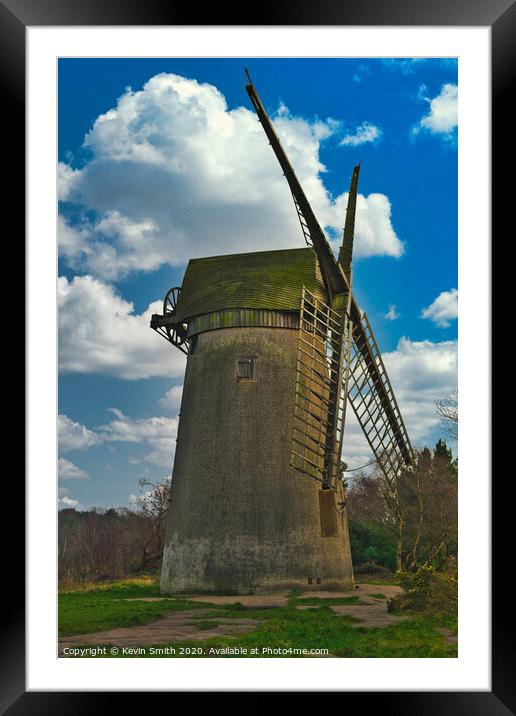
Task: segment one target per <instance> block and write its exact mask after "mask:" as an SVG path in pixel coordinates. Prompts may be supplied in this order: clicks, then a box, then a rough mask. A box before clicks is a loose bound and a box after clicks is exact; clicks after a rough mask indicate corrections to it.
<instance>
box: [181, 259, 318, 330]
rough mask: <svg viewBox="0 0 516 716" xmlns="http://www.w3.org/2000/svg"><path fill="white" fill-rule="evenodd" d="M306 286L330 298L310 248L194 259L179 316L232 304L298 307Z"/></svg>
mask: <svg viewBox="0 0 516 716" xmlns="http://www.w3.org/2000/svg"><path fill="white" fill-rule="evenodd" d="M303 286H305V287H306V288H307V289H308V290H309V291H311V292H312V293H314V294H315V295H317V296H319V297H320V298H321V300H325V290H324V283H323V279H322V275H321V271H320V268H319V263H318V261H317V258H316V256H315V254H314V253H313V251H312V250H311V249H310V248H303V249H282V250H279V251H256V252H252V253H246V254H228V255H225V256H208V257H205V258H199V259H191V260H190V261H189V262H188V266H187V268H186V272H185V275H184V278H183V285H182V288H181V293H180V295H179V300H178V304H177V314H176V315H177V320H178V321H184V322H188V321H189V320H190V319H192V318H194V317H195V316H199V315H202V314H206V313H212V312H215V311H223V310H227V309H232V308H256V309H261V310H271V311H299V309H300V307H301V293H302V289H303Z"/></svg>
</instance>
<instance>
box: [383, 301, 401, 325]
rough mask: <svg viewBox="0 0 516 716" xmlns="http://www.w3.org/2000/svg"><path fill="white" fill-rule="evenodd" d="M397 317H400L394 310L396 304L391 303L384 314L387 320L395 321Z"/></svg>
mask: <svg viewBox="0 0 516 716" xmlns="http://www.w3.org/2000/svg"><path fill="white" fill-rule="evenodd" d="M399 317H400V314H399V313H398V311H397V310H396V306H395V305H394V303H391V305H390V306H389V310H388V311H387V313H386V314H385V318H386V319H387V320H388V321H397V320H398V318H399Z"/></svg>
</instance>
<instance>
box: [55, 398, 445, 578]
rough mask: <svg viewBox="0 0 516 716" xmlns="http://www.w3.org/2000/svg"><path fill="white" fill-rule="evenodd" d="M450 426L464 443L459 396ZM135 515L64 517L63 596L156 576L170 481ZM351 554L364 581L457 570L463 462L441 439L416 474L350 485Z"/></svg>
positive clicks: (152, 491) (154, 489)
mask: <svg viewBox="0 0 516 716" xmlns="http://www.w3.org/2000/svg"><path fill="white" fill-rule="evenodd" d="M436 410H437V412H438V414H439V415H440V416H441V418H442V420H443V427H444V429H445V432H446V434H447V435H449V436H450V437H451V438H452V439H455V438H456V436H457V425H458V412H457V400H456V394H452V395H451V396H449V397H448V398H446V399H445V400H443V401H438V402H437V403H436ZM139 485H140V492H141V494H140V497H138V498H137V500H136V504H135V505H134V507H133V508H132V509H129V508H119V509H114V508H112V509H101V508H93V509H91V510H88V511H78V510H75V509H63V510H60V512H59V532H58V566H59V585H60V588H61V589H69V588H72V587H73V586H74V585H76V584H80V583H84V582H90V581H91V582H95V581H100V580H107V579H115V578H120V577H128V576H132V575H138V574H143V573H156V572H157V571H159V569H160V566H161V559H162V555H163V543H164V538H165V528H166V518H167V512H168V505H169V500H170V478H168V479H166V480H163V481H162V482H158V483H153V482H149V481H146V480H140V481H139ZM345 487H346V503H347V514H348V523H349V532H350V540H351V552H352V556H353V563H354V567H355V570H356V572H357V574H359V573H360V572H367V571H375V570H378V569H379V568H383V569H388V570H390V571H392V572H399V573H403V574H408V573H416V572H417V571H418V570H420V569H421V568H434V569H436V570H438V571H445V570H450V569H452V570H453V569H456V559H457V507H458V504H457V497H458V463H457V459H456V458H454V457H453V454H452V451H451V449H450V448H449V447H448V445H447V444H446V442H445V441H444V440H442V439H440V440H438V442H437V443H436V445H435V446H434V448H433V449H429V448H427V447H424V448H422V449H420V450H416V451H415V455H414V463H413V465H412V466H411V468H410V469H409V470H405V471H403V472H401V473H400V474H399V475H398V476H396V477H386V476H385V475H384V474H383V473H382V471H381V470H380V469H378V468H376V469H373V470H372V471H371V472H369V473H366V472H365V471H359V472H358V473H357V475H356V476H354V477H353V478H351V479H347V480H346V481H345Z"/></svg>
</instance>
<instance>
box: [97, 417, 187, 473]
mask: <svg viewBox="0 0 516 716" xmlns="http://www.w3.org/2000/svg"><path fill="white" fill-rule="evenodd" d="M110 412H111V413H112V414H113V415H114V418H113V420H111V421H110V422H109V423H107V424H105V425H102V426H101V427H100V428H99V433H100V435H101V437H102V439H103V440H104V441H106V442H126V443H145V444H147V445H149V446H150V448H151V452H150V453H148V454H147V455H146V457H145V460H147V461H148V462H151V463H153V464H155V465H160V466H164V467H170V465H171V464H172V458H173V455H174V449H175V438H176V436H177V425H178V418H165V417H151V418H138V419H134V418H131V417H129V416H127V415H124V414H123V413H122V411H121V410H118V409H117V408H110Z"/></svg>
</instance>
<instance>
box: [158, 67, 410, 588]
mask: <svg viewBox="0 0 516 716" xmlns="http://www.w3.org/2000/svg"><path fill="white" fill-rule="evenodd" d="M246 77H247V84H246V90H247V93H248V95H249V98H250V100H251V103H252V105H253V107H254V109H255V111H256V114H257V116H258V119H259V121H260V122H261V125H262V127H263V130H264V132H265V134H266V136H267V138H268V140H269V143H270V145H271V147H272V149H273V151H274V153H275V155H276V157H277V159H278V162H279V164H280V167H281V169H282V171H283V174H284V176H285V178H286V180H287V183H288V185H289V188H290V191H291V193H292V198H293V201H294V206H295V209H296V211H297V215H298V218H299V222H300V225H301V229H302V233H303V236H304V239H305V242H306V244H307V247H306V248H304V249H303V248H300V249H289V250H276V251H262V252H254V253H251V254H249V253H247V254H232V255H229V256H213V257H208V258H202V259H192V260H190V262H189V263H188V267H187V269H186V272H185V276H184V278H183V283H182V286H181V287H175V288H172V289H170V290H169V291H168V292H167V295H166V296H165V301H164V307H163V314H162V315H159V314H155V315H153V316H152V320H151V327H152V328H154V329H155V330H156V331H158V332H159V333H161V335H163V337H164V338H166V339H167V340H168V341H170V342H171V343H172V344H173V345H175V346H176V347H177V348H179V349H180V350H182V351H183V352H184V353H186V354H187V356H188V358H187V366H186V372H185V382H184V389H183V397H182V402H181V409H180V421H179V427H178V435H177V448H176V455H175V461H174V470H173V476H172V486H171V503H170V509H169V520H168V526H167V533H166V538H165V548H164V556H163V566H162V576H161V590H162V592H164V593H177V592H189V591H190V592H193V591H213V590H221V591H226V592H227V591H231V592H235V593H242V592H244V593H245V592H253V591H259V590H264V589H275V588H286V587H301V588H304V589H351V588H352V587H353V572H352V564H351V552H350V546H349V534H348V527H347V518H346V510H345V496H344V485H343V480H342V467H343V464H342V463H341V451H342V444H343V435H344V425H345V418H346V407H347V403H349V404H350V405H351V407H352V409H353V412H354V414H355V416H356V418H357V420H358V423H359V424H360V426H361V427H362V430H363V432H364V435H365V437H366V439H367V442H368V444H369V446H370V448H371V451H372V453H373V455H374V457H375V459H376V461H377V464H378V466H379V468H380V469H381V470H382V471H383V472H384V474H385V476H386V478H387V479H389V480H392V479H394V478H395V477H396V476H397V475H399V474H400V472H401V471H402V470H404V469H406V468H407V467H408V466H409V465H410V464H411V461H412V448H411V445H410V440H409V438H408V435H407V431H406V429H405V426H404V423H403V419H402V417H401V413H400V410H399V407H398V405H397V402H396V398H395V396H394V392H393V390H392V387H391V384H390V381H389V378H388V375H387V371H386V369H385V365H384V363H383V360H382V357H381V355H380V351H379V349H378V345H377V343H376V340H375V337H374V334H373V331H372V328H371V325H370V323H369V321H368V318H367V316H366V314H365V313H363V312H362V311H361V310H360V308H359V307H358V305H357V303H356V301H355V299H354V297H353V293H352V286H351V283H352V251H353V239H354V225H355V214H356V203H357V191H358V179H359V173H360V166H359V165H358V166H355V168H354V170H353V174H352V177H351V184H350V190H349V199H348V207H347V212H346V220H345V227H344V233H343V240H342V246H341V248H340V251H339V256H338V259H336V258H335V256H334V254H333V252H332V250H331V248H330V245H329V243H328V241H327V239H326V237H325V235H324V232H323V230H322V229H321V227H320V225H319V223H318V221H317V219H316V217H315V214H314V212H313V210H312V208H311V206H310V204H309V202H308V200H307V198H306V196H305V194H304V192H303V189H302V187H301V185H300V183H299V181H298V179H297V177H296V175H295V172H294V170H293V168H292V166H291V164H290V162H289V160H288V158H287V155H286V154H285V151H284V149H283V147H282V146H281V143H280V140H279V138H278V136H277V135H276V132H275V130H274V128H273V126H272V123H271V121H270V119H269V117H268V115H267V112H266V111H265V109H264V107H263V105H262V103H261V101H260V98H259V97H258V94H257V92H256V89H255V87H254V85H253V84H252V82H251V79H250V77H249V75H248V73H247V71H246Z"/></svg>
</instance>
